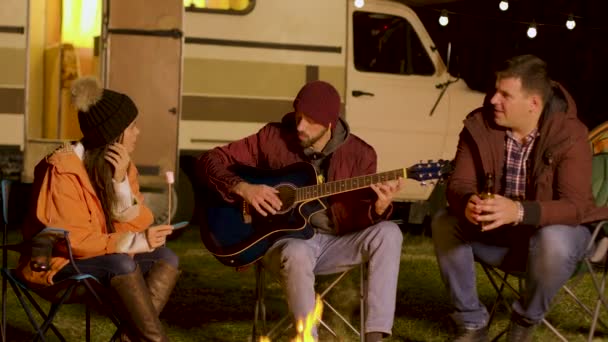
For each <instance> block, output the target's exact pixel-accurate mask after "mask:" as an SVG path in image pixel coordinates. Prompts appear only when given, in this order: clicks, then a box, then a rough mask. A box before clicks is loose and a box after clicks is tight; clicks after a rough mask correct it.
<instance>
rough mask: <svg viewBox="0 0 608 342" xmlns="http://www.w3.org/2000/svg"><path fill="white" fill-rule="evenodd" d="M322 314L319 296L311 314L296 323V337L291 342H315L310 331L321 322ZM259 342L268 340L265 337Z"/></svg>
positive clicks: (321, 302)
mask: <svg viewBox="0 0 608 342" xmlns="http://www.w3.org/2000/svg"><path fill="white" fill-rule="evenodd" d="M322 314H323V300H321V296H319V295H317V299H316V301H315V308H314V309H313V310H312V312H310V313H308V315H306V318H305V319H303V320H302V319H300V320H298V321H297V322H296V331H297V335H296V337H295V338H294V339H293V340H291V342H317V339H316V338H315V337H314V336H313V335H312V331H313V328H314V327H315V326H316V325H317V324H318V323H319V321H320V320H321V315H322ZM259 342H270V339H269V338H268V337H266V336H262V337H261V338H260V341H259Z"/></svg>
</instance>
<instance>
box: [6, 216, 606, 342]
mask: <svg viewBox="0 0 608 342" xmlns="http://www.w3.org/2000/svg"><path fill="white" fill-rule="evenodd" d="M169 247H171V248H172V249H173V250H174V251H175V252H176V253H177V254H178V255H179V256H180V260H181V265H182V270H183V274H182V276H181V278H180V280H179V282H178V285H177V287H176V289H175V291H174V292H173V294H172V297H171V300H170V302H169V303H168V304H167V306H166V308H165V310H164V312H163V313H162V315H161V319H162V321H163V322H164V324H165V326H166V327H167V331H168V334H169V337H170V338H171V340H172V341H218V342H219V341H226V342H227V341H248V340H250V337H251V328H252V318H253V304H254V288H255V277H254V271H253V269H248V270H245V271H242V272H236V271H235V270H233V269H231V268H228V267H226V266H223V265H221V264H220V263H219V262H217V261H216V260H215V259H214V258H213V256H212V255H210V254H209V253H208V252H207V251H206V250H205V249H204V247H203V245H202V243H201V242H200V239H199V235H198V231H197V229H196V227H192V228H189V230H188V231H187V232H185V233H184V235H183V236H181V237H179V238H178V239H175V240H172V241H170V242H169ZM401 258H402V259H401V269H400V273H399V287H398V294H397V298H398V299H397V310H396V315H395V324H394V328H393V336H392V337H391V338H390V339H388V341H446V340H448V339H449V336H450V334H451V332H452V328H451V324H450V323H449V318H448V316H447V314H448V312H449V306H448V303H447V295H446V292H445V290H444V287H443V284H442V283H441V279H440V277H439V271H438V269H437V264H436V261H435V257H434V254H433V248H432V244H431V241H430V239H429V238H426V237H421V236H411V235H406V237H405V239H404V248H403V252H402V257H401ZM352 273H353V274H352V275H350V276H349V277H348V278H347V279H346V280H344V281H343V282H342V283H341V284H340V285H339V286H338V287H337V288H336V289H335V290H334V291H332V293H330V295H329V299H330V302H333V303H335V306H337V307H338V308H341V309H342V310H344V311H345V312H347V313H348V314H347V316H350V317H352V318H354V319H355V320H356V319H357V316H358V279H359V278H358V271H356V270H354V271H353V272H352ZM267 278H268V277H267ZM321 281H322V282H323V281H329V278H322V279H321ZM478 289H479V294H480V298H481V300H482V301H483V302H484V303H485V304H486V305H488V306H490V305H491V303H492V302H493V300H494V298H495V293H494V290H493V288H492V287H491V284H490V283H489V281H488V280H487V279H486V277H485V275H483V273H482V271H481V269H479V270H478ZM576 289H577V291H576V293H577V294H578V295H579V296H580V297H581V298H582V299H583V300H584V301H585V302H586V303H592V302H593V288H592V283H591V281H590V278H589V277H588V276H586V277H583V278H582V279H581V281H580V283H579V284H578V285H577V286H576ZM8 292H9V294H8V306H7V318H8V329H7V336H8V340H9V341H26V340H30V339H31V336H32V335H31V332H32V329H31V326H30V325H29V322H28V321H27V318H26V316H25V314H24V313H23V310H21V308H20V306H19V304H18V302H17V299H16V298H15V296H14V294H13V293H12V290H10V289H9V291H8ZM558 299H561V300H560V303H558V304H556V305H555V306H554V308H553V309H552V311H551V313H550V314H549V316H548V320H549V321H551V322H552V323H554V324H555V325H556V326H557V327H558V329H560V330H561V331H562V332H563V333H564V334H565V335H566V337H567V338H568V339H569V340H572V341H584V340H586V336H587V330H588V328H589V319H587V318H586V317H585V316H584V315H583V314H582V313H581V311H580V310H578V307H577V306H575V304H573V302H572V301H571V300H569V298H565V296H563V295H562V296H560V297H559V298H558ZM266 307H267V312H268V320H269V323H270V324H272V323H273V322H276V321H278V320H279V319H280V318H281V317H283V316H284V315H285V314H286V313H287V311H286V310H287V308H286V305H285V303H284V300H283V296H282V293H281V290H280V288H279V287H278V285H277V284H276V283H275V282H270V281H269V282H268V286H267V290H266ZM326 311H327V310H326ZM604 317H606V315H604ZM325 319H327V320H328V321H330V322H334V323H336V322H335V319H334V318H332V317H330V316H329V314H327V315H326V316H325ZM93 320H94V327H93V341H107V340H108V339H109V338H110V336H111V335H112V333H113V330H114V328H113V326H112V325H111V323H110V321H109V320H107V319H105V318H103V317H101V316H99V315H95V316H94V318H93ZM507 323H508V313H507V311H506V309H504V308H501V309H500V311H499V312H498V314H497V317H496V319H495V321H494V322H493V324H492V327H491V334H492V335H495V334H497V333H498V332H499V331H501V330H502V329H504V328H505V327H506V325H507ZM56 325H57V327H58V328H59V330H60V331H62V332H63V333H64V335H65V336H66V338H67V340H68V341H84V309H83V307H82V306H80V305H68V306H65V307H64V308H63V309H62V310H61V311H60V314H59V316H58V317H57V318H56ZM337 330H338V331H339V332H340V333H341V334H343V336H342V337H341V338H340V339H334V338H332V337H331V336H330V335H328V334H327V333H326V332H324V331H323V330H322V331H321V335H320V340H321V341H334V340H336V341H356V340H357V339H356V337H355V336H354V335H352V334H349V333H348V332H347V331H346V330H345V327H344V326H340V325H339V324H338V327H337ZM598 330H599V332H598V334H597V336H598V337H597V338H596V341H600V340H608V329H607V328H603V327H600V328H598ZM47 336H48V337H49V340H50V341H55V340H57V339H56V338H55V337H54V335H52V334H51V333H49V334H48V335H47ZM281 340H282V341H288V338H287V337H283V338H282V339H281ZM535 340H536V341H556V340H557V338H556V337H555V336H554V335H553V334H552V333H551V332H550V331H549V330H547V329H546V328H544V327H540V328H539V329H537V331H536V334H535Z"/></svg>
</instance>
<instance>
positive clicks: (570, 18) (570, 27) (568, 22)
mask: <svg viewBox="0 0 608 342" xmlns="http://www.w3.org/2000/svg"><path fill="white" fill-rule="evenodd" d="M566 27H567V28H568V30H574V28H575V27H576V21H574V16H573V15H572V14H570V15H569V16H568V20H566Z"/></svg>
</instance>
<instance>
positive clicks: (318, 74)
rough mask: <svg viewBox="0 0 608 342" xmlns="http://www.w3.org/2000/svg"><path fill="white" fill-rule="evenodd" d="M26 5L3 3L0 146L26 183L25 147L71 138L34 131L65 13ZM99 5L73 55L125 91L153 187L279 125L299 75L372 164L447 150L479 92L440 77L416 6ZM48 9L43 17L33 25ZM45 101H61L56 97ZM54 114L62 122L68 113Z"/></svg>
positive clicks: (427, 189) (268, 1)
mask: <svg viewBox="0 0 608 342" xmlns="http://www.w3.org/2000/svg"><path fill="white" fill-rule="evenodd" d="M56 2H57V3H59V2H60V1H59V0H58V1H56ZM71 2H78V1H75V0H74V1H71ZM81 2H83V1H81ZM27 3H28V1H23V0H3V1H2V3H0V20H2V21H1V22H0V61H2V63H0V68H2V72H0V134H1V136H0V139H1V141H0V144H3V145H12V146H20V147H21V148H22V149H24V150H25V153H26V158H25V159H26V161H25V165H24V172H23V175H24V178H27V175H28V174H31V172H32V170H33V168H32V166H28V160H32V161H34V160H36V159H39V158H40V151H39V150H43V149H40V148H34V149H35V150H36V153H33V155H32V157H31V158H30V157H29V156H28V149H32V148H31V147H30V145H36V144H40V141H46V140H49V141H55V140H57V139H58V140H61V139H65V138H67V137H64V136H61V134H60V133H57V132H59V131H60V130H61V129H59V128H58V127H63V126H62V125H61V124H58V123H57V124H48V125H47V126H49V127H51V128H52V129H51V130H52V131H53V132H52V133H53V134H55V136H52V137H51V136H49V135H45V134H46V133H45V128H44V127H42V128H38V132H34V133H33V132H32V129H33V126H40V125H41V123H44V122H49V119H48V117H49V115H51V114H49V111H48V110H47V109H46V108H48V106H46V107H45V104H43V103H39V102H44V101H46V100H44V99H40V98H43V97H44V96H36V98H34V95H35V94H36V95H41V94H44V92H45V91H44V89H42V87H43V86H42V85H41V84H43V83H45V82H43V81H42V78H43V76H44V75H47V78H48V77H49V76H48V75H49V74H50V72H49V70H44V69H45V68H48V67H49V65H51V63H49V62H48V61H47V62H46V64H45V62H44V61H45V60H47V59H48V58H49V56H48V50H49V49H50V48H51V47H53V46H56V45H57V46H59V47H60V49H61V47H63V46H64V45H66V44H64V42H62V41H61V39H56V41H54V42H53V44H54V45H53V44H49V43H48V41H47V42H45V41H44V39H43V38H45V37H46V38H45V39H47V40H48V37H49V36H50V35H49V33H48V30H49V29H51V30H56V27H53V25H49V22H52V20H50V21H49V19H48V16H49V13H52V12H57V13H56V15H61V11H60V10H58V9H55V10H52V9H51V10H49V4H52V3H53V1H47V2H45V1H42V0H29V7H28V6H27ZM34 3H35V4H36V6H33V5H32V4H34ZM45 6H46V9H45ZM83 8H84V7H83ZM97 10H98V11H100V14H99V15H96V14H90V18H96V17H97V18H99V27H100V29H99V30H98V31H97V32H99V33H98V36H97V37H94V38H93V39H94V40H95V41H96V42H97V43H95V44H93V45H92V46H94V47H92V48H91V49H92V50H93V52H92V53H89V54H88V55H87V54H86V53H85V54H83V53H82V52H81V51H82V49H80V48H79V47H78V46H77V47H76V51H77V54H76V55H77V56H80V57H82V56H84V57H85V59H86V56H90V58H91V60H92V61H90V62H89V64H90V65H91V67H90V68H89V70H91V71H92V72H93V73H96V74H97V75H98V76H99V77H100V78H102V79H103V80H104V84H105V85H106V86H110V87H112V88H115V89H118V90H121V91H125V92H127V93H129V94H130V95H133V97H134V98H135V102H136V103H137V104H138V106H139V107H140V113H141V114H140V117H139V119H138V124H139V125H140V126H142V128H143V129H142V134H141V139H140V142H139V143H138V144H139V145H138V149H137V154H136V155H135V156H134V160H135V162H136V164H137V165H138V166H139V167H140V173H141V174H142V175H141V176H142V184H143V186H144V187H146V186H148V187H149V188H150V189H154V188H157V189H160V192H162V191H164V190H163V189H166V188H165V187H164V186H163V176H164V173H165V172H166V171H170V170H179V166H178V165H179V161H180V158H184V157H185V156H192V155H197V154H199V153H201V152H203V151H207V150H209V149H212V148H214V147H216V146H219V145H223V144H226V143H229V142H231V141H234V140H236V139H239V138H241V137H244V136H246V135H250V134H253V133H255V132H256V131H257V130H258V129H260V128H261V127H262V126H263V125H264V124H265V123H267V122H269V121H276V120H280V119H281V117H282V116H283V115H284V114H285V113H288V112H289V111H291V110H292V100H293V98H294V97H295V95H296V94H297V92H298V90H299V89H300V87H301V86H302V85H303V84H305V83H306V82H310V81H314V80H324V81H327V82H329V83H331V84H333V85H334V86H335V87H336V88H337V89H338V91H339V93H340V95H341V98H342V103H343V111H342V113H341V114H342V115H343V116H344V117H345V118H346V120H347V122H348V123H349V125H350V128H351V131H352V132H353V133H354V134H356V135H358V136H360V137H361V138H363V139H364V140H365V141H367V142H368V143H369V144H370V145H372V146H373V147H374V148H375V150H376V152H377V154H378V170H379V171H388V170H392V169H398V168H405V167H409V166H411V165H413V164H415V163H419V162H421V161H427V160H438V159H447V160H449V159H452V158H453V157H454V154H455V151H456V144H457V141H458V133H459V131H460V130H461V128H462V120H463V119H464V117H465V115H466V114H467V113H469V112H470V111H471V110H472V109H474V108H476V107H478V106H480V105H481V103H482V100H483V95H482V94H481V93H479V92H474V91H472V90H470V89H469V88H468V87H467V86H466V84H465V82H464V81H463V80H460V79H458V78H456V77H454V76H452V75H450V74H449V72H448V69H447V67H446V64H445V63H444V61H443V60H442V58H441V56H440V54H439V52H438V48H437V46H435V44H434V43H433V42H432V40H431V38H430V36H429V35H428V33H427V31H426V30H425V28H424V26H423V24H422V22H421V21H420V19H419V18H418V17H417V15H416V13H415V12H414V11H413V10H412V9H411V8H409V7H408V6H406V5H404V4H403V3H400V2H397V1H388V0H365V1H362V0H357V1H353V0H332V1H327V0H308V1H299V0H264V1H256V0H215V1H213V0H209V1H197V0H186V1H183V0H173V1H167V0H152V1H143V0H141V1H140V0H137V1H135V0H131V1H124V0H109V1H108V0H106V1H103V2H101V1H100V7H99V9H97ZM37 16H38V18H37ZM44 16H46V18H47V19H46V24H45V25H46V26H45V27H43V28H41V27H36V28H34V27H33V26H34V25H39V24H37V23H39V22H45V21H44V20H39V19H40V17H44ZM36 20H38V21H36ZM64 22H65V21H64ZM60 23H61V21H59V20H57V21H56V23H55V24H54V25H55V26H61V25H60ZM56 36H57V35H56ZM67 45H69V44H67ZM44 50H46V52H47V54H45V55H44V56H42V57H41V56H40V55H41V52H44ZM43 54H44V53H43ZM64 54H65V52H64ZM34 56H38V57H34ZM51 67H52V66H51ZM47 83H48V82H47ZM34 87H39V89H34ZM59 88H61V87H59ZM53 94H55V93H53ZM53 96H58V98H59V99H58V100H57V99H55V100H54V101H55V102H59V103H61V102H62V101H61V100H62V99H61V96H62V95H61V92H59V95H53ZM60 107H61V106H60ZM53 108H56V106H54V107H53ZM61 110H63V111H68V110H67V109H65V108H63V109H61ZM61 110H60V113H59V117H62V116H63V117H66V115H69V113H68V114H65V113H61ZM55 111H56V110H54V112H55ZM53 115H54V116H53V119H52V120H50V121H52V122H55V121H56V116H57V115H56V114H53ZM45 118H46V119H45ZM34 120H35V121H36V123H34ZM59 121H61V120H59ZM24 127H25V128H24ZM46 130H47V131H48V127H47V129H46ZM69 138H72V137H69ZM45 139H46V140H45ZM31 164H32V165H33V163H31ZM186 178H187V177H184V176H183V175H181V176H180V177H178V179H177V182H178V185H177V186H176V187H175V188H176V189H177V190H176V192H177V194H178V195H177V199H178V200H177V203H178V209H177V215H178V216H179V215H188V212H189V211H191V210H192V204H191V203H192V200H191V198H192V192H191V190H189V188H190V184H189V181H188V179H186ZM432 191H433V185H432V184H421V183H420V182H417V181H414V180H406V186H405V187H404V188H403V190H402V192H401V193H400V194H399V195H398V196H397V198H396V201H399V202H404V203H417V204H420V203H424V202H425V201H426V200H427V199H428V198H429V195H430V194H431V192H432ZM153 192H155V191H153V190H151V193H153ZM161 197H163V198H164V197H166V196H161ZM184 213H185V214H184Z"/></svg>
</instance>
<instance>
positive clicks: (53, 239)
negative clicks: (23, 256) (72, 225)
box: [30, 227, 71, 272]
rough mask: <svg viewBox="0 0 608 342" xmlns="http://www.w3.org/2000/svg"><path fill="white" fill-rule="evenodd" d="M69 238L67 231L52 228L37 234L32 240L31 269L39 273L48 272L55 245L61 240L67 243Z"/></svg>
mask: <svg viewBox="0 0 608 342" xmlns="http://www.w3.org/2000/svg"><path fill="white" fill-rule="evenodd" d="M67 237H68V231H67V230H64V229H59V228H52V227H47V228H44V229H43V230H41V231H40V232H39V233H38V234H36V235H35V236H34V237H33V238H32V240H31V256H30V267H31V269H32V270H33V271H37V272H41V271H48V270H49V268H50V265H51V256H52V255H53V248H54V246H55V244H56V243H57V242H58V241H60V240H66V241H67ZM70 254H71V253H70Z"/></svg>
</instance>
